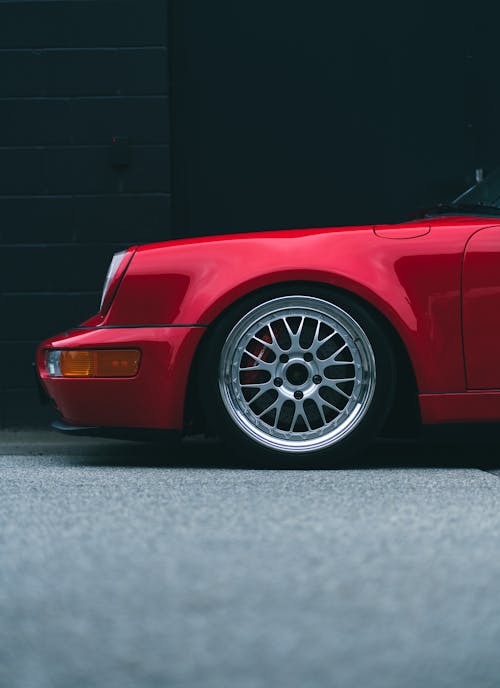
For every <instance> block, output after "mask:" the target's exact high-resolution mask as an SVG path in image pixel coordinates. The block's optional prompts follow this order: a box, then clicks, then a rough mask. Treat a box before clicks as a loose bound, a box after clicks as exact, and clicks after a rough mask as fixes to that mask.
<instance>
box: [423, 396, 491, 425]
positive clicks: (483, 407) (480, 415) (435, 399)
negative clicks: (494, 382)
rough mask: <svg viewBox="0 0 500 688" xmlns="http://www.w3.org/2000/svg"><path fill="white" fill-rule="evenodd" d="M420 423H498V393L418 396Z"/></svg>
mask: <svg viewBox="0 0 500 688" xmlns="http://www.w3.org/2000/svg"><path fill="white" fill-rule="evenodd" d="M419 403H420V411H421V414H422V423H423V424H424V425H433V424H436V423H484V422H495V421H500V391H498V392H491V391H477V392H476V391H474V392H461V393H456V394H420V395H419Z"/></svg>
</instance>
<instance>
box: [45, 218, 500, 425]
mask: <svg viewBox="0 0 500 688" xmlns="http://www.w3.org/2000/svg"><path fill="white" fill-rule="evenodd" d="M491 224H492V222H491V220H490V221H489V220H488V219H485V218H471V217H448V218H438V219H433V220H432V221H426V222H422V221H415V222H409V223H405V224H402V225H383V226H378V227H373V226H364V227H337V228H320V229H307V230H291V231H279V232H266V233H254V234H238V235H231V236H215V237H203V238H198V239H190V240H178V241H170V242H165V243H160V244H152V245H146V246H139V247H137V249H136V252H135V253H134V255H133V257H132V260H131V261H130V264H129V265H128V268H127V271H126V272H125V275H124V276H123V278H122V280H121V282H120V284H119V287H118V289H117V291H116V294H115V296H114V299H113V301H112V303H111V305H110V307H109V310H108V311H107V312H106V313H101V314H97V315H96V316H93V317H92V318H90V319H89V320H87V321H86V323H84V324H85V326H86V327H88V328H90V329H88V330H86V331H84V330H77V331H73V332H71V333H69V334H68V335H61V336H60V337H56V338H52V339H50V340H48V341H46V342H44V343H42V345H41V347H40V353H39V369H40V371H41V376H42V380H43V383H44V384H45V386H46V388H47V390H48V392H49V394H51V396H52V397H53V398H54V399H55V400H56V402H57V405H58V408H59V410H60V412H61V414H62V416H63V417H64V418H65V419H66V420H67V421H68V422H71V423H74V424H79V425H84V424H85V425H86V424H97V425H114V426H135V427H158V428H181V427H182V423H183V401H184V396H185V389H186V384H187V378H188V374H189V370H190V367H191V364H192V359H193V356H194V353H195V351H196V348H197V346H198V344H199V342H200V340H201V338H202V335H203V333H204V331H205V328H206V327H208V326H210V324H211V323H212V322H213V321H214V320H215V319H216V318H217V317H218V316H219V315H220V314H221V313H223V312H224V311H225V310H226V309H227V308H228V307H230V306H231V304H233V303H234V302H235V301H237V300H238V299H241V298H243V297H244V296H246V295H248V294H249V293H251V292H254V291H255V290H259V289H263V288H266V287H269V286H271V285H273V284H277V283H282V282H290V283H295V284H296V283H300V282H312V283H322V284H326V285H331V286H333V287H337V288H340V289H344V290H347V291H349V292H351V293H352V294H355V295H357V296H358V297H359V298H360V299H362V300H363V301H365V302H366V303H368V304H371V306H372V307H373V308H374V309H376V310H377V311H378V312H379V313H380V314H381V315H382V316H383V317H384V318H385V319H386V321H387V322H388V323H390V325H391V326H392V327H393V329H394V330H395V331H396V333H397V334H398V335H399V337H400V338H401V341H402V343H403V344H404V346H405V347H406V350H407V351H408V354H409V357H410V360H411V363H412V366H413V369H414V372H415V376H416V380H417V385H418V390H419V393H420V395H421V408H422V413H423V418H424V421H425V422H427V423H432V422H443V421H442V419H443V418H445V419H446V420H447V421H452V420H467V419H470V420H477V418H476V411H475V410H474V409H477V408H479V407H480V405H479V406H478V404H479V402H478V400H477V399H475V400H474V401H473V400H472V399H471V401H470V404H471V406H470V407H467V403H469V402H467V401H465V400H467V399H469V396H468V393H467V385H466V377H465V364H464V353H463V351H464V349H463V337H462V328H464V338H465V342H466V348H467V347H468V348H467V351H468V355H467V356H468V357H467V371H468V376H469V378H470V377H471V376H472V379H474V375H476V374H478V373H477V371H476V369H475V368H474V365H479V370H480V366H481V365H482V363H481V361H476V358H477V353H478V352H479V351H480V350H481V349H482V348H483V350H484V347H485V346H486V337H487V336H488V337H490V336H491V332H487V331H486V328H485V327H483V328H482V329H480V339H479V340H477V341H476V340H474V338H475V336H476V334H475V333H474V327H476V326H477V322H476V321H475V320H474V317H475V316H474V313H476V312H479V309H478V305H477V301H478V299H480V295H481V294H482V293H484V292H482V291H481V290H484V289H485V288H487V289H490V288H493V289H494V291H495V295H494V296H493V297H492V298H493V300H495V299H499V298H500V295H499V294H500V292H499V281H498V280H497V282H495V280H494V266H493V263H494V259H497V256H498V248H500V244H499V242H500V239H499V238H497V236H498V235H497V234H495V235H493V232H491V231H490V230H484V236H486V233H487V232H490V235H489V236H490V239H489V240H488V241H489V242H490V243H488V242H487V243H486V244H484V245H483V244H481V245H479V244H476V239H474V238H473V239H471V237H475V236H478V237H479V236H480V235H481V234H483V232H480V230H482V229H483V228H484V227H487V226H488V225H491ZM495 241H496V242H497V243H496V244H495ZM468 242H469V244H468ZM495 245H496V246H497V256H493V254H494V253H495V248H494V247H495ZM466 246H468V251H467V254H466V256H465V261H464V252H465V249H466ZM485 247H486V248H485ZM487 247H489V248H487ZM485 253H486V254H487V255H489V258H487V261H486V262H487V265H489V266H490V267H489V268H488V270H489V273H488V274H489V275H490V277H489V281H487V280H486V282H485V281H484V280H483V281H481V280H479V281H478V275H480V274H481V261H482V258H481V256H484V254H485ZM488 261H493V262H491V265H490V263H489V262H488ZM463 264H465V268H466V272H465V273H464V275H463V277H464V290H465V291H464V304H463V310H464V323H463V324H462V293H461V283H462V266H463ZM496 274H497V275H498V274H500V273H499V272H498V271H497V273H496ZM295 288H296V289H297V291H300V285H298V284H296V287H295ZM488 293H489V292H488ZM496 303H497V306H495V309H496V312H497V311H498V301H496ZM484 313H485V311H483V315H484ZM476 320H477V318H476ZM497 330H498V327H497ZM496 336H497V338H498V340H499V343H500V331H497V334H496ZM467 342H469V344H467ZM470 342H472V343H470ZM125 344H126V345H130V346H134V347H135V346H137V347H138V348H140V349H141V351H142V365H141V370H140V373H139V375H138V376H137V378H134V379H126V380H78V379H73V380H60V379H54V378H52V379H49V378H48V377H47V375H46V373H45V371H44V369H43V362H42V361H43V356H42V351H43V350H44V349H46V348H64V347H66V348H70V347H71V348H75V347H76V348H78V347H81V348H89V347H91V346H98V347H103V346H104V347H115V346H117V345H125ZM475 357H476V358H475ZM473 360H474V361H476V364H474V363H472V361H473ZM474 371H475V372H474ZM493 381H494V384H495V386H496V387H498V388H499V389H500V375H499V376H497V377H496V378H494V379H493ZM459 397H460V400H458V398H459ZM462 398H463V399H462ZM448 401H449V403H448ZM481 403H482V402H481ZM466 408H470V411H469V413H470V417H465V418H464V417H463V416H467V411H466V410H464V409H466ZM447 409H448V410H449V409H455V413H456V417H453V412H448V411H447ZM495 414H496V411H490V412H489V415H490V416H491V415H493V416H495V419H500V408H499V409H498V416H496V415H495ZM486 415H488V414H486ZM487 419H488V420H493V418H491V417H489V416H488V418H487Z"/></svg>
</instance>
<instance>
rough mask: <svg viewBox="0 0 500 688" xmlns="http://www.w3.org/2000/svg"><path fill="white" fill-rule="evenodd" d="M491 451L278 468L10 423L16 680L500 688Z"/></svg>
mask: <svg viewBox="0 0 500 688" xmlns="http://www.w3.org/2000/svg"><path fill="white" fill-rule="evenodd" d="M474 447H475V445H474V444H472V445H471V446H470V447H465V448H464V447H461V448H459V446H458V445H451V444H446V443H445V444H430V445H429V444H427V445H419V444H411V443H385V444H384V443H381V444H379V445H376V446H375V447H373V448H372V449H371V450H370V451H369V452H367V454H366V455H365V456H364V457H363V461H362V463H363V467H355V466H353V468H352V470H341V471H317V472H315V471H268V470H262V469H261V470H254V469H253V468H252V467H251V466H248V465H241V464H238V462H237V461H236V460H235V458H234V456H232V455H231V454H230V453H229V452H228V451H227V450H224V449H223V448H221V447H219V446H218V445H217V444H216V443H213V442H212V443H210V442H204V441H191V442H189V443H187V444H185V445H184V446H183V447H181V449H180V450H177V451H176V452H174V453H170V454H169V453H168V452H167V451H164V450H162V449H159V448H158V447H151V446H145V445H138V444H133V443H130V444H128V443H120V442H111V441H104V440H102V441H101V440H85V439H81V438H80V439H79V438H73V439H71V440H66V439H65V438H60V437H59V436H58V435H52V434H50V435H49V434H46V433H34V434H30V433H21V434H19V433H3V434H2V435H0V448H1V450H0V454H1V457H0V686H1V688H21V687H22V688H49V687H50V688H69V687H71V688H80V686H81V687H82V688H83V687H85V688H87V687H89V686H92V688H95V687H100V686H103V687H104V686H105V687H106V688H115V687H116V688H118V687H120V688H132V687H134V688H136V687H140V688H149V687H150V686H151V687H152V686H168V687H169V688H170V687H174V688H175V687H177V686H179V687H183V688H184V687H186V688H188V687H189V688H202V687H203V688H226V687H227V688H229V687H231V688H240V687H241V688H264V687H265V688H268V687H270V686H273V687H275V686H278V687H280V686H283V687H286V688H295V687H297V688H299V687H300V688H308V687H309V686H310V687H311V688H313V687H314V688H315V687H323V686H325V687H328V688H331V687H333V688H335V687H337V686H339V687H342V688H343V687H346V688H347V687H348V688H351V687H352V688H354V687H356V688H359V686H367V687H370V688H379V687H380V688H396V687H397V688H401V687H404V688H413V687H417V686H418V687H420V686H422V687H424V686H426V687H429V686H430V687H432V686H436V687H443V688H444V687H448V686H449V687H450V688H451V687H453V688H460V687H462V686H463V687H464V688H465V687H467V688H472V687H473V688H481V687H483V686H484V687H486V686H488V687H490V686H491V687H492V688H493V687H495V688H496V687H498V686H499V685H500V651H499V648H500V480H499V478H498V477H497V476H496V475H495V474H494V473H492V472H485V471H483V470H481V468H480V466H481V464H484V465H486V464H488V465H492V464H493V469H494V464H495V457H496V455H498V450H499V448H500V443H499V444H498V445H495V444H492V445H487V446H482V447H479V449H478V450H476V451H473V449H474ZM498 463H499V464H500V462H498ZM474 464H477V465H474ZM470 466H472V467H470ZM493 469H492V470H493Z"/></svg>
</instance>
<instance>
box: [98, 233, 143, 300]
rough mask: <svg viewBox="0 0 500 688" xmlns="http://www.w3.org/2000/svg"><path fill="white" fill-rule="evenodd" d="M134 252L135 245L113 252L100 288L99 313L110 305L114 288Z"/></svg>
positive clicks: (114, 291) (116, 286) (116, 287)
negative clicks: (102, 285) (101, 288)
mask: <svg viewBox="0 0 500 688" xmlns="http://www.w3.org/2000/svg"><path fill="white" fill-rule="evenodd" d="M134 253H135V246H133V247H132V248H128V249H127V250H126V251H120V252H119V253H115V255H114V256H113V258H112V260H111V265H110V266H109V268H108V273H107V275H106V280H105V282H104V288H103V290H102V298H101V306H100V311H101V313H105V312H106V311H107V310H108V308H109V306H110V305H111V301H112V300H113V297H114V295H115V293H116V290H117V289H118V285H119V284H120V280H121V278H122V277H123V275H124V274H125V270H126V269H127V268H128V266H129V263H130V261H131V260H132V256H133V255H134Z"/></svg>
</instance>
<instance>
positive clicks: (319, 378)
mask: <svg viewBox="0 0 500 688" xmlns="http://www.w3.org/2000/svg"><path fill="white" fill-rule="evenodd" d="M313 382H314V384H315V385H319V383H320V382H321V375H313Z"/></svg>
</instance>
